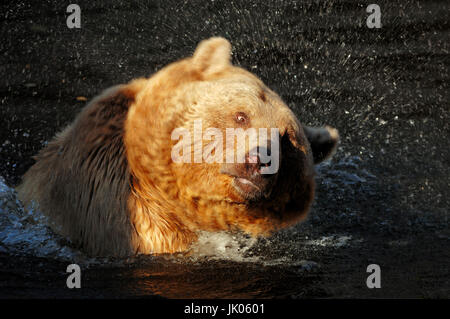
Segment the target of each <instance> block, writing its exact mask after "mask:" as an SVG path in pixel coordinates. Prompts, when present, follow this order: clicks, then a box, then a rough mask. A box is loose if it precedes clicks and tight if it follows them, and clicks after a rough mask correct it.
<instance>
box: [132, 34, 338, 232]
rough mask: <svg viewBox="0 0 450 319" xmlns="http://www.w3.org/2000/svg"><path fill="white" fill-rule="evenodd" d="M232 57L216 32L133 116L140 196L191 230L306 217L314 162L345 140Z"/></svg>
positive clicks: (143, 97)
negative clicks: (304, 115) (312, 122)
mask: <svg viewBox="0 0 450 319" xmlns="http://www.w3.org/2000/svg"><path fill="white" fill-rule="evenodd" d="M230 59H231V46H230V44H229V42H228V41H227V40H225V39H223V38H211V39H209V40H205V41H203V42H201V43H200V44H199V46H198V47H197V49H196V51H195V53H194V54H193V56H192V57H189V58H186V59H183V60H181V61H178V62H175V63H172V64H170V65H168V66H167V67H165V68H164V69H162V70H160V71H159V72H157V73H156V74H155V75H154V76H153V77H151V78H150V80H149V81H148V83H147V84H146V86H145V87H144V89H143V90H142V91H141V92H140V93H139V94H138V95H137V97H136V101H135V103H134V104H133V105H132V107H131V108H130V111H129V114H128V117H127V121H126V126H125V128H126V130H125V132H126V133H125V144H126V145H127V148H126V149H127V158H128V161H129V165H130V170H131V173H132V176H133V187H134V188H135V192H136V194H137V195H136V196H141V197H145V198H147V199H148V200H149V201H153V202H160V204H159V205H160V206H161V207H163V209H166V210H171V211H173V213H174V215H173V216H175V218H178V220H179V223H180V224H183V225H186V226H187V227H188V228H189V229H191V230H228V229H234V228H237V229H241V230H244V231H247V232H250V233H253V234H266V233H270V232H271V231H273V230H275V229H279V228H282V227H286V226H289V225H292V224H293V223H295V222H298V221H299V220H301V219H302V218H304V216H305V215H306V213H307V212H308V210H309V207H310V204H311V202H312V199H313V197H314V164H317V163H319V162H320V161H322V160H324V159H325V158H327V157H328V156H330V155H331V154H332V152H333V151H334V149H335V147H336V145H337V143H338V139H339V138H338V134H337V131H336V130H335V129H333V128H330V127H324V128H310V127H305V126H302V125H301V123H300V122H299V120H298V119H297V117H296V116H295V115H294V113H293V112H292V111H291V110H290V109H289V108H288V107H287V106H286V104H285V103H284V102H283V101H282V100H281V98H280V97H279V96H278V95H277V94H276V93H275V92H273V91H272V90H270V89H269V88H268V87H267V86H265V85H264V83H263V82H262V81H261V80H260V79H258V78H257V77H256V76H255V75H253V74H252V73H250V72H248V71H246V70H244V69H242V68H239V67H236V66H233V65H232V64H231V63H230ZM164 203H171V204H170V205H169V206H168V205H167V204H164Z"/></svg>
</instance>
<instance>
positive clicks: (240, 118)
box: [234, 112, 248, 125]
mask: <svg viewBox="0 0 450 319" xmlns="http://www.w3.org/2000/svg"><path fill="white" fill-rule="evenodd" d="M234 120H235V121H236V122H237V123H238V124H241V125H242V124H247V123H248V116H247V114H245V113H244V112H237V113H236V114H234Z"/></svg>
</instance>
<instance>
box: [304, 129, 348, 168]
mask: <svg viewBox="0 0 450 319" xmlns="http://www.w3.org/2000/svg"><path fill="white" fill-rule="evenodd" d="M303 130H304V132H305V135H306V138H307V139H308V141H309V144H310V145H311V150H312V153H313V158H314V164H318V163H320V162H322V161H324V160H326V159H327V158H329V157H331V156H332V155H333V154H334V152H335V151H336V147H337V145H338V142H339V133H338V131H337V130H336V129H335V128H332V127H330V126H325V127H308V126H304V127H303Z"/></svg>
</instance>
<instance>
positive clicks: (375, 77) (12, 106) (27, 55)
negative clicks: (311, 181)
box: [0, 0, 450, 298]
mask: <svg viewBox="0 0 450 319" xmlns="http://www.w3.org/2000/svg"><path fill="white" fill-rule="evenodd" d="M372 2H373V1H337V0H336V1H320V2H319V1H310V0H306V1H297V2H295V1H267V2H266V1H264V2H262V1H261V2H260V1H244V0H243V1H219V0H215V1H148V2H147V1H126V2H125V1H123V2H120V1H108V2H106V1H78V2H77V3H78V4H79V5H80V7H81V29H68V28H67V26H66V18H67V16H68V15H69V14H68V13H66V7H67V5H68V4H69V3H70V2H67V3H66V2H64V1H63V2H61V1H35V2H34V1H25V2H24V1H13V2H10V3H7V2H3V3H2V4H1V20H2V24H1V31H0V34H1V36H2V37H1V39H2V41H0V74H1V78H0V101H1V104H0V176H3V177H4V178H5V180H6V182H7V183H8V184H9V185H10V186H15V185H17V184H18V183H19V182H20V177H21V175H22V174H23V173H24V172H25V171H26V170H27V169H28V168H29V167H30V166H31V165H32V163H33V160H32V158H31V157H32V156H33V155H34V154H36V153H37V152H38V150H39V149H41V148H42V147H43V145H45V142H46V141H48V140H49V139H51V138H52V137H53V136H54V134H55V133H56V132H58V131H60V130H61V129H62V128H64V126H65V125H67V124H69V123H70V122H71V121H72V120H73V119H74V118H75V116H76V114H77V113H78V112H79V111H80V110H81V108H83V106H84V105H85V104H86V101H85V99H87V100H90V99H91V98H93V97H94V96H95V95H97V94H99V93H100V92H101V91H102V90H103V89H106V88H108V87H109V86H112V85H115V84H118V83H124V82H127V81H130V80H131V79H133V78H136V77H141V76H145V77H147V76H150V75H151V74H152V73H154V72H155V71H157V70H159V69H160V68H162V67H163V66H164V65H166V64H168V63H170V62H172V61H174V60H177V59H179V58H182V57H185V56H187V55H190V54H192V52H193V50H194V49H195V47H196V45H197V43H198V42H199V41H201V40H202V39H205V38H208V37H210V36H223V37H225V38H227V39H229V40H230V42H231V43H232V45H233V62H234V63H235V64H237V65H240V66H242V67H244V68H246V69H248V70H250V71H252V72H253V73H255V74H256V75H258V76H259V77H261V79H262V80H263V81H264V82H265V83H266V84H267V85H268V86H269V87H270V88H272V89H273V90H274V91H276V92H277V93H279V95H280V96H281V97H282V98H283V99H284V101H285V102H286V103H287V104H288V105H289V106H290V107H291V108H292V109H293V110H294V111H295V113H296V114H297V116H298V117H299V119H300V121H302V122H303V123H305V124H308V125H323V124H329V125H332V126H334V127H336V128H338V130H339V132H340V135H341V138H342V141H341V145H340V148H339V150H338V152H337V154H336V156H335V158H334V159H333V160H332V161H331V163H330V164H326V165H325V167H322V168H319V173H320V172H321V173H322V175H321V176H319V177H318V181H319V182H318V189H317V192H318V194H317V196H316V204H315V206H314V209H313V211H312V212H311V218H310V219H309V220H308V221H307V222H306V223H305V224H304V225H302V226H301V227H300V228H299V229H300V231H301V232H302V235H305V234H306V235H308V236H314V235H320V234H330V233H345V234H351V235H352V236H353V237H355V238H364V241H363V242H362V243H359V244H353V245H350V247H345V248H341V249H334V248H330V249H328V250H326V251H320V252H318V251H314V250H308V249H307V248H302V247H290V246H289V245H288V244H289V243H290V242H294V243H296V244H298V243H299V242H301V240H300V237H298V238H294V239H293V238H292V236H293V235H289V236H290V237H288V238H284V237H283V236H288V235H285V234H280V235H279V237H278V238H279V242H283V240H284V243H285V244H280V243H278V245H279V247H278V246H277V245H276V244H274V245H275V246H272V247H270V249H269V248H268V249H267V251H268V253H267V255H268V256H283V254H286V253H287V254H288V255H289V254H292V255H294V256H296V258H297V257H298V258H300V257H301V256H303V257H305V258H308V259H311V260H314V261H316V262H317V263H319V264H320V267H318V268H317V269H315V270H313V271H311V272H307V273H304V272H302V273H301V274H299V273H298V272H296V269H295V267H289V266H286V267H284V268H283V267H260V266H255V265H252V266H251V265H244V264H236V263H227V262H213V261H208V262H205V264H201V265H197V264H196V265H180V264H171V263H167V262H166V261H164V262H161V261H158V260H153V259H150V260H138V261H136V262H135V263H133V264H131V265H127V266H122V267H119V268H114V267H109V268H108V269H107V270H105V269H103V268H102V267H100V268H99V269H95V267H94V268H93V269H89V270H87V273H86V277H85V278H88V279H89V280H88V279H86V282H87V283H86V285H87V288H86V289H84V290H83V289H82V290H81V291H78V292H69V291H68V290H67V289H65V288H64V287H65V273H64V270H65V266H64V265H65V264H64V263H60V262H59V261H55V260H48V259H45V258H44V259H40V258H37V257H33V256H17V255H14V256H13V255H12V254H10V253H8V252H6V253H5V252H1V253H0V296H1V297H30V296H31V297H58V296H62V297H64V296H79V297H104V296H107V297H108V296H113V297H121V296H143V295H145V296H147V295H153V294H158V295H162V296H166V297H203V298H207V297H357V298H358V297H384V298H396V297H414V298H433V297H441V298H442V297H444V298H448V297H449V296H450V270H449V261H450V258H449V257H450V250H449V248H448V247H449V244H450V231H449V224H448V215H449V207H450V199H449V195H450V191H449V189H450V151H449V145H448V144H449V137H450V124H449V118H450V116H449V111H450V110H449V108H450V103H449V83H450V82H449V69H450V68H449V66H450V55H449V50H450V32H449V27H450V19H449V12H450V3H449V2H448V1H446V0H443V1H395V2H393V1H378V0H377V2H376V3H377V4H378V5H380V7H381V14H382V15H381V21H382V28H380V29H369V28H368V27H367V26H366V18H367V16H368V15H369V13H366V7H367V5H368V4H370V3H372ZM348 158H352V159H353V160H352V161H353V162H351V163H349V162H348V161H346V159H348ZM355 163H356V164H355ZM342 171H345V172H347V173H348V174H357V175H358V174H359V176H361V174H362V175H364V174H365V173H367V174H368V175H367V174H366V175H364V176H368V177H367V178H366V179H365V180H356V181H354V182H349V178H348V176H347V177H345V178H343V179H342V178H341V176H339V174H341V173H342ZM339 172H340V173H339ZM338 173H339V174H338ZM350 180H351V178H350ZM299 236H300V235H299ZM302 238H303V237H302ZM265 245H266V246H267V245H269V244H264V242H263V243H262V244H261V246H262V247H263V248H264V247H265V248H267V247H266V246H265ZM299 256H300V257H299ZM370 263H376V264H379V265H380V266H381V267H382V271H383V277H382V278H383V288H382V289H378V290H377V289H374V290H369V289H367V287H366V285H365V278H366V277H367V274H366V272H365V267H367V265H368V264H370ZM36 265H41V266H40V267H39V266H36ZM159 267H162V268H163V269H164V271H165V273H166V274H170V275H164V276H162V277H158V278H157V279H155V277H154V276H155V274H157V273H158V272H160V271H162V270H161V269H160V268H159ZM129 268H131V269H132V270H130V269H129ZM61 269H62V270H61ZM111 278H115V281H114V282H113V283H111ZM117 278H121V279H120V280H119V279H117ZM149 278H151V280H150V279H149ZM177 287H178V288H177ZM224 287H226V288H224Z"/></svg>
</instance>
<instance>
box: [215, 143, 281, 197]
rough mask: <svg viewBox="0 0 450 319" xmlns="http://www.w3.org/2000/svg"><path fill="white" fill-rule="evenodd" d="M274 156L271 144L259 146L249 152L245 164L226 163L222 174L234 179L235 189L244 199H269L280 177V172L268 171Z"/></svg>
mask: <svg viewBox="0 0 450 319" xmlns="http://www.w3.org/2000/svg"><path fill="white" fill-rule="evenodd" d="M277 153H278V154H277V156H279V152H277ZM272 155H273V154H272V152H271V146H270V144H268V145H267V146H257V147H254V148H253V149H252V150H250V151H249V152H247V154H246V155H245V161H244V162H243V163H224V164H223V165H222V168H221V170H220V172H221V173H222V174H226V175H229V176H230V177H232V178H233V180H232V185H233V187H234V189H235V190H236V191H237V192H238V194H239V195H241V196H242V197H244V199H246V200H251V201H258V200H262V199H268V198H270V195H271V192H272V189H273V185H274V184H275V181H276V179H277V176H278V171H271V170H270V169H267V168H269V167H270V166H271V165H272ZM277 161H279V159H277Z"/></svg>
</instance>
